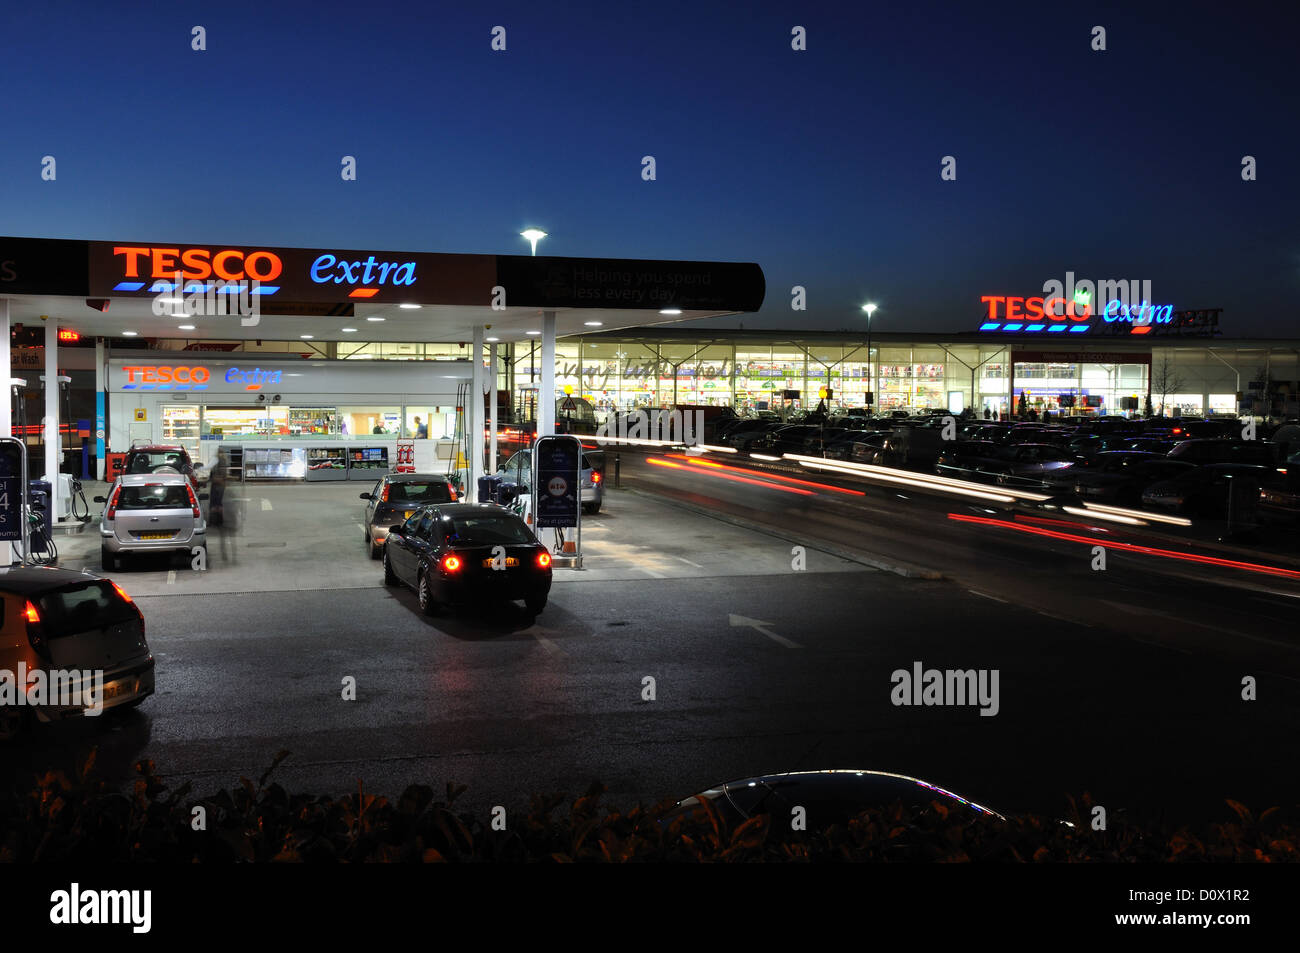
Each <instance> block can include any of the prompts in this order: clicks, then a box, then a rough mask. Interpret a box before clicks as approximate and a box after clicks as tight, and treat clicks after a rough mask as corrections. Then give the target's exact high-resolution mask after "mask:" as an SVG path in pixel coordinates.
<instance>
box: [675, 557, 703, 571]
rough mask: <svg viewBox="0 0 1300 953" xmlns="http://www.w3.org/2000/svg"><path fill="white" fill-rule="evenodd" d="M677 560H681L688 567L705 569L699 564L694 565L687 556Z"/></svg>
mask: <svg viewBox="0 0 1300 953" xmlns="http://www.w3.org/2000/svg"><path fill="white" fill-rule="evenodd" d="M677 558H678V559H680V560H681V561H682V562H684V563H686V565H688V566H694V567H695V568H696V569H703V568H704V567H703V566H701V565H700V564H699V563H693V562H691V561H690V560H689V559H687V558H686V557H685V556H678V557H677Z"/></svg>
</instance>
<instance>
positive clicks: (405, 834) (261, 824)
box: [0, 751, 1300, 863]
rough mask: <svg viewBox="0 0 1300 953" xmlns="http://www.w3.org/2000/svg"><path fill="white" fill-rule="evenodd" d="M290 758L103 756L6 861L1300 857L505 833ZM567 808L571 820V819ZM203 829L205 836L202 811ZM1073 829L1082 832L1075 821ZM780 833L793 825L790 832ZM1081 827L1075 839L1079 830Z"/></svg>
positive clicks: (651, 816)
mask: <svg viewBox="0 0 1300 953" xmlns="http://www.w3.org/2000/svg"><path fill="white" fill-rule="evenodd" d="M287 755H288V752H284V751H282V752H280V753H279V754H278V755H277V756H276V758H275V761H274V762H273V763H272V765H271V766H270V768H268V769H267V771H266V772H264V773H263V774H262V776H261V777H260V778H259V779H258V781H257V782H256V783H254V782H253V781H250V780H249V779H247V778H241V779H240V781H239V784H238V786H236V787H234V788H233V789H229V790H220V791H218V792H217V793H216V794H214V795H212V796H211V797H191V790H192V785H191V783H189V782H186V783H183V784H181V785H180V786H179V787H177V788H176V789H175V790H170V789H169V787H168V785H167V784H166V783H165V781H164V778H163V777H162V776H161V775H159V774H158V773H157V770H156V768H155V765H154V763H153V762H152V761H141V762H139V763H137V765H136V770H137V772H138V775H139V777H138V778H137V780H136V781H135V783H134V791H133V792H132V793H131V794H130V795H127V794H123V793H121V792H119V791H115V790H113V789H112V788H111V787H110V786H108V785H107V784H106V783H105V782H103V781H102V780H100V779H98V778H97V777H96V775H95V771H94V754H93V753H92V754H91V756H90V758H89V760H88V761H87V763H86V765H84V766H83V768H82V769H81V770H80V771H79V772H78V776H77V777H75V778H69V777H67V776H65V775H64V774H63V773H61V772H50V773H48V774H46V775H45V776H44V777H42V778H39V779H33V782H34V783H33V784H32V785H31V787H30V789H28V790H22V789H21V786H20V787H19V788H17V789H13V790H10V791H7V792H3V793H0V860H3V861H6V862H10V863H30V862H47V861H59V862H65V861H73V862H85V861H89V862H106V861H107V862H122V861H125V862H163V863H191V862H200V863H232V862H239V861H245V862H255V863H260V862H303V863H340V862H342V863H399V862H425V863H428V862H435V863H438V862H460V863H464V862H511V863H521V862H522V863H528V862H543V863H550V862H559V863H570V862H598V863H599V862H616V863H625V862H642V863H645V862H670V863H671V862H685V863H715V862H722V863H729V862H789V861H796V862H864V861H865V862H897V861H903V862H935V861H938V862H969V861H977V862H988V861H995V862H1011V863H1042V862H1053V863H1055V862H1126V863H1128V862H1169V861H1172V862H1198V861H1211V862H1215V861H1220V862H1241V861H1246V862H1265V863H1267V862H1278V861H1295V860H1297V859H1298V854H1297V849H1298V845H1300V827H1297V826H1296V825H1295V824H1294V822H1290V821H1284V820H1283V819H1282V815H1281V813H1280V812H1279V811H1278V809H1277V808H1272V809H1269V810H1267V811H1264V812H1263V813H1262V814H1260V815H1259V816H1258V817H1256V816H1254V815H1253V814H1252V813H1251V812H1250V811H1249V810H1248V809H1247V808H1246V807H1245V806H1244V805H1241V804H1239V803H1237V802H1235V801H1228V802H1227V804H1228V806H1229V808H1231V814H1225V817H1226V818H1227V819H1226V820H1225V821H1224V822H1223V823H1213V824H1209V825H1208V826H1206V828H1205V829H1204V830H1199V831H1193V830H1190V829H1188V828H1186V827H1178V828H1173V827H1168V826H1163V827H1162V826H1140V825H1138V824H1135V823H1130V822H1129V821H1127V820H1125V819H1123V818H1122V817H1120V818H1112V822H1111V824H1110V825H1109V829H1107V830H1105V831H1094V830H1092V829H1091V827H1090V824H1089V818H1090V817H1091V808H1092V801H1091V799H1090V798H1088V797H1087V796H1086V795H1085V796H1083V797H1080V798H1071V799H1070V802H1069V803H1070V811H1069V813H1068V814H1067V815H1066V816H1065V817H1063V818H1055V817H1041V816H1032V815H1026V816H1017V817H1013V818H1009V819H1008V820H1006V821H1001V820H997V819H989V818H980V817H975V816H972V815H971V814H969V812H965V811H961V812H957V811H954V810H951V809H949V808H948V807H945V805H943V804H941V803H938V802H936V803H934V804H932V805H930V806H928V807H905V806H903V805H901V804H895V805H892V806H888V807H881V808H879V809H870V810H866V811H864V812H862V814H860V815H859V816H858V817H857V818H855V819H853V820H852V821H851V822H849V823H848V824H846V825H833V826H831V827H828V828H826V829H824V830H810V831H808V832H797V833H796V832H789V831H784V830H782V831H777V830H774V829H773V828H772V826H771V824H772V823H773V820H772V819H769V818H767V817H757V818H754V819H751V820H749V821H747V822H745V823H743V824H740V825H738V826H736V827H734V828H731V827H729V826H728V824H727V822H726V820H725V818H723V817H722V816H720V815H719V814H718V813H717V812H716V811H714V810H712V808H711V807H709V806H708V805H705V806H704V807H702V808H701V809H699V810H697V811H696V812H695V813H694V814H685V815H683V814H680V813H679V815H678V816H673V817H665V814H666V812H667V811H668V810H669V809H670V808H671V807H672V803H671V802H665V803H662V804H659V805H655V806H654V807H651V808H644V807H641V806H637V807H635V808H632V809H631V810H629V811H626V812H620V811H616V810H612V809H610V808H606V807H603V806H602V805H601V803H600V799H601V796H602V795H603V794H604V791H605V789H604V787H603V786H601V785H599V784H594V785H592V787H591V788H590V789H589V790H588V791H587V792H586V793H585V794H584V795H582V796H581V797H578V798H577V799H576V800H573V801H572V802H569V799H568V798H566V797H564V796H561V795H545V796H534V797H533V798H532V802H531V805H530V807H529V809H528V810H527V812H524V813H515V814H513V815H511V816H509V817H507V819H506V821H507V829H506V830H504V831H502V830H493V829H492V824H491V818H490V817H478V816H475V815H473V814H471V813H469V812H466V811H458V810H457V809H456V806H455V805H456V801H457V799H458V798H460V797H461V795H462V794H463V793H464V791H465V790H466V789H465V788H464V787H463V786H458V785H454V784H448V785H446V787H445V789H444V790H442V791H441V792H438V791H435V789H434V788H433V787H431V786H428V785H422V784H416V785H411V786H410V787H408V788H407V789H406V790H405V791H403V792H402V794H401V795H400V796H399V797H398V798H397V799H396V800H389V799H387V798H385V797H380V796H377V795H375V794H370V793H366V791H365V790H364V787H362V786H359V787H358V790H357V792H356V793H355V794H348V795H346V796H343V797H329V796H322V795H311V794H291V793H289V792H288V791H286V790H285V789H284V788H283V787H282V786H280V785H279V784H276V783H268V782H269V779H270V776H271V774H272V772H273V771H274V769H275V767H276V765H278V764H279V763H280V762H281V761H282V760H283V759H284V758H285V757H286V756H287ZM566 804H567V810H565V811H561V810H560V809H561V808H562V807H563V806H564V805H566ZM198 806H201V807H203V808H204V813H205V814H206V825H207V826H206V830H201V831H196V830H194V829H193V826H192V819H193V817H194V810H193V809H194V808H195V807H198ZM1066 821H1068V822H1070V823H1069V824H1067V823H1064V822H1066ZM776 823H781V824H786V823H788V822H787V821H786V820H785V819H784V818H781V819H779V820H777V821H776ZM1071 825H1073V826H1071Z"/></svg>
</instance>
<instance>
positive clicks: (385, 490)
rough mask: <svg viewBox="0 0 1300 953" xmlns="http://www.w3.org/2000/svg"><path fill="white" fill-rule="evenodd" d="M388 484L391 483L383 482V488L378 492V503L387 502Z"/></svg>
mask: <svg viewBox="0 0 1300 953" xmlns="http://www.w3.org/2000/svg"><path fill="white" fill-rule="evenodd" d="M390 485H391V484H388V483H385V484H384V488H383V489H382V490H381V491H380V492H379V502H380V503H387V502H388V488H389V486H390Z"/></svg>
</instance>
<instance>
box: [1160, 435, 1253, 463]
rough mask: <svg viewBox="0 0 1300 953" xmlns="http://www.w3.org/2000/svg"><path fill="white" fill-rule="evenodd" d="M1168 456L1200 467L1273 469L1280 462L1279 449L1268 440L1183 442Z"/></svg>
mask: <svg viewBox="0 0 1300 953" xmlns="http://www.w3.org/2000/svg"><path fill="white" fill-rule="evenodd" d="M1168 456H1169V459H1170V460H1185V461H1187V462H1188V463H1195V464H1197V465H1198V466H1203V465H1205V464H1207V463H1251V464H1256V465H1258V466H1265V467H1271V466H1276V465H1277V462H1278V459H1277V448H1276V446H1275V445H1274V444H1272V443H1269V442H1268V441H1267V440H1219V439H1207V438H1197V439H1193V440H1183V441H1181V442H1180V443H1178V444H1177V445H1176V446H1175V447H1174V448H1173V449H1172V450H1170V451H1169V454H1168Z"/></svg>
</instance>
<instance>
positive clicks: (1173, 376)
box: [1151, 353, 1186, 417]
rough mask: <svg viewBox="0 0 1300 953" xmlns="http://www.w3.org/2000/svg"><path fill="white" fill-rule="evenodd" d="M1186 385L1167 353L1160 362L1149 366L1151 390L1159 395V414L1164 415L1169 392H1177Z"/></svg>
mask: <svg viewBox="0 0 1300 953" xmlns="http://www.w3.org/2000/svg"><path fill="white" fill-rule="evenodd" d="M1185 386H1186V381H1184V380H1183V377H1182V375H1181V374H1179V373H1178V369H1177V368H1176V367H1175V366H1174V362H1173V358H1171V357H1170V356H1169V355H1168V354H1167V353H1166V354H1165V355H1164V356H1163V357H1162V358H1160V363H1159V364H1156V365H1154V366H1153V367H1152V368H1151V392H1152V393H1153V394H1158V395H1159V396H1160V416H1161V417H1163V416H1164V415H1165V402H1166V400H1167V398H1168V397H1169V395H1170V394H1177V393H1179V392H1180V391H1181V390H1182V389H1183V387H1185Z"/></svg>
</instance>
